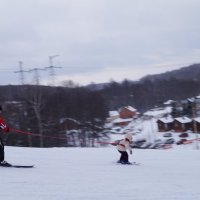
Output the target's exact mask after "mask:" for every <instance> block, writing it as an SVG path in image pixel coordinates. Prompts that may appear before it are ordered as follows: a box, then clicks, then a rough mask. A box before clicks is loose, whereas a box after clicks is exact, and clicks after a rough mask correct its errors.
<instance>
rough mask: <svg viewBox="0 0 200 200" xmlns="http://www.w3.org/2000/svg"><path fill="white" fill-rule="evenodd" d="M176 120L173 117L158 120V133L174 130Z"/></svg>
mask: <svg viewBox="0 0 200 200" xmlns="http://www.w3.org/2000/svg"><path fill="white" fill-rule="evenodd" d="M173 122H174V119H173V118H172V117H171V116H167V117H163V118H160V119H158V120H157V124H158V131H159V132H166V131H170V130H172V129H173Z"/></svg>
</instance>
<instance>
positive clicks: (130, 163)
mask: <svg viewBox="0 0 200 200" xmlns="http://www.w3.org/2000/svg"><path fill="white" fill-rule="evenodd" d="M116 164H117V165H136V166H140V165H141V163H138V162H129V163H120V162H116Z"/></svg>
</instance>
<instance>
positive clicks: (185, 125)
mask: <svg viewBox="0 0 200 200" xmlns="http://www.w3.org/2000/svg"><path fill="white" fill-rule="evenodd" d="M173 129H174V131H176V132H183V131H188V130H192V119H190V118H188V117H177V118H175V119H174V123H173Z"/></svg>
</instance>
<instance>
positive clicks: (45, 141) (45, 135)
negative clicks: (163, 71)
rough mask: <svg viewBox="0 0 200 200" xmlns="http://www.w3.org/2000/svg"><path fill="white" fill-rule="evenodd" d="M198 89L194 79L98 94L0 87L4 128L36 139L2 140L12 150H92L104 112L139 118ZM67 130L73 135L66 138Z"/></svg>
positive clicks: (118, 86) (145, 82)
mask: <svg viewBox="0 0 200 200" xmlns="http://www.w3.org/2000/svg"><path fill="white" fill-rule="evenodd" d="M187 73H188V72H187ZM196 74H198V73H196ZM176 75H177V73H176ZM161 76H162V75H161ZM168 76H169V75H168ZM186 77H187V76H186ZM199 88H200V78H199V79H198V77H195V79H183V78H182V79H180V78H176V76H171V78H169V77H168V78H167V79H165V78H158V76H156V79H155V78H153V77H151V78H146V79H142V80H141V81H137V82H133V81H130V80H124V81H123V82H121V83H119V82H115V81H111V82H110V83H107V84H105V85H104V86H103V87H102V88H101V89H99V88H98V89H95V87H80V86H77V85H76V84H70V85H65V86H62V87H51V86H41V85H18V86H16V85H8V86H0V94H1V95H0V103H1V105H2V106H3V108H4V117H5V119H6V121H7V122H8V124H9V126H10V127H15V128H17V129H19V130H25V131H28V132H30V133H34V134H35V135H36V136H37V137H36V136H34V137H32V136H31V137H30V136H27V135H23V134H19V133H18V134H16V133H15V134H13V133H10V134H7V135H6V137H4V138H5V142H6V144H7V145H14V146H16V145H20V146H38V147H39V146H40V147H45V146H77V145H78V146H93V145H94V140H95V139H98V138H99V137H102V131H103V125H104V123H105V120H106V118H107V117H108V112H109V111H110V110H118V109H119V108H120V107H122V106H127V105H130V106H133V107H135V108H136V109H137V110H138V111H139V112H140V113H143V112H145V111H147V110H149V109H151V108H154V107H159V106H163V102H165V101H167V100H169V99H171V100H175V101H179V100H182V99H186V98H190V97H194V96H197V95H199V94H200V89H199ZM67 120H68V122H66V121H67ZM69 121H70V122H69ZM65 122H66V124H72V125H70V126H71V127H69V125H68V126H67V127H66V124H65ZM70 129H76V130H78V131H77V132H75V133H71V132H67V131H68V130H70ZM66 133H67V134H66ZM51 137H62V138H64V139H66V140H60V139H51ZM77 138H78V140H79V143H78V144H76V139H77Z"/></svg>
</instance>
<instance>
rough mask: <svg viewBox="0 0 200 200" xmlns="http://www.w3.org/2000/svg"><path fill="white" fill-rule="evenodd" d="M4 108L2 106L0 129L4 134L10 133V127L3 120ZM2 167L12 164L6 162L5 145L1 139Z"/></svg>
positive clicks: (0, 158)
mask: <svg viewBox="0 0 200 200" xmlns="http://www.w3.org/2000/svg"><path fill="white" fill-rule="evenodd" d="M1 115H2V107H1V106H0V129H1V130H2V131H3V132H4V133H7V132H9V127H8V126H7V124H6V123H5V122H4V119H3V118H2V116H1ZM0 165H2V166H9V165H10V164H9V163H7V162H6V161H5V160H4V143H3V139H2V138H1V137H0Z"/></svg>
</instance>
